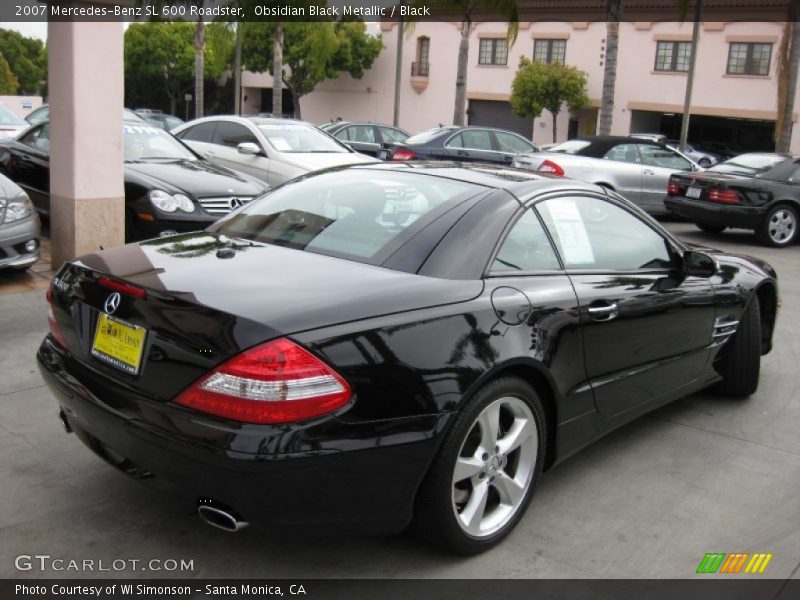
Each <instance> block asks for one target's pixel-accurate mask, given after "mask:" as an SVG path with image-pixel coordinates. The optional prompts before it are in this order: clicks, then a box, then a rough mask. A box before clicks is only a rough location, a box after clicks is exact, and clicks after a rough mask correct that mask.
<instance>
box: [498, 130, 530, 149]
mask: <svg viewBox="0 0 800 600" xmlns="http://www.w3.org/2000/svg"><path fill="white" fill-rule="evenodd" d="M494 136H495V138H496V139H497V144H498V146H499V147H500V152H510V153H512V154H525V153H526V152H533V151H534V150H533V144H531V143H530V142H528V141H526V140H523V139H522V138H520V137H517V136H516V135H511V134H510V133H503V132H502V131H495V132H494Z"/></svg>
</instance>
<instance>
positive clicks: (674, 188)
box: [667, 181, 683, 196]
mask: <svg viewBox="0 0 800 600" xmlns="http://www.w3.org/2000/svg"><path fill="white" fill-rule="evenodd" d="M682 191H683V187H682V186H680V185H679V184H677V183H675V182H674V181H670V182H669V183H668V184H667V195H668V196H680V195H681V192H682Z"/></svg>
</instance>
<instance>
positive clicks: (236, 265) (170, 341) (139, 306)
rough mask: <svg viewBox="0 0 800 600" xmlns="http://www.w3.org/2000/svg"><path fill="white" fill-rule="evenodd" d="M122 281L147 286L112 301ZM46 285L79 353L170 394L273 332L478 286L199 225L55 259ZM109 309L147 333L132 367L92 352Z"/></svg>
mask: <svg viewBox="0 0 800 600" xmlns="http://www.w3.org/2000/svg"><path fill="white" fill-rule="evenodd" d="M104 276H106V277H105V280H104V281H101V278H103V277H104ZM109 279H110V280H111V282H110V284H109V281H108V280H109ZM122 282H127V283H129V284H131V285H133V286H136V287H137V288H140V289H141V290H144V297H141V298H140V297H135V295H132V294H129V293H125V291H124V290H122V291H121V292H120V298H119V301H118V306H117V307H116V309H115V310H112V311H109V310H108V306H106V302H107V301H108V300H109V297H110V296H111V295H113V294H114V292H115V288H114V287H109V285H118V284H119V283H122ZM52 289H53V307H54V315H55V318H56V321H57V323H58V325H59V328H60V329H61V331H62V333H63V336H64V338H65V340H66V342H67V347H68V349H69V351H70V352H71V353H72V354H73V356H74V357H75V358H76V359H77V360H80V361H81V362H83V363H85V364H86V365H88V366H89V367H91V368H92V369H94V370H96V371H98V372H99V373H102V374H104V375H106V376H109V377H113V378H114V379H116V380H117V381H118V382H120V383H122V384H123V385H128V386H130V387H131V388H133V389H136V390H137V391H140V392H143V393H144V394H146V395H147V396H149V397H151V398H153V399H157V400H161V401H166V400H171V399H173V398H174V397H175V396H176V395H177V394H178V393H179V392H180V391H181V390H183V389H184V388H185V387H186V386H188V385H189V384H190V383H192V382H193V381H195V380H196V379H197V378H198V377H200V376H201V375H203V374H205V373H206V372H208V371H209V370H210V369H211V368H213V367H214V366H216V365H217V364H219V363H221V362H222V361H224V360H226V359H228V358H230V357H231V356H233V355H235V354H237V353H239V352H241V351H242V350H244V349H246V348H249V347H251V346H254V345H256V344H259V343H261V342H264V341H267V340H269V339H273V338H276V337H280V336H288V335H291V334H294V333H299V332H300V331H306V330H310V329H316V328H319V327H325V326H330V325H336V324H341V323H345V322H349V321H355V320H359V319H364V318H369V317H377V316H381V315H387V314H392V313H398V312H405V311H410V310H415V309H422V308H428V307H431V306H437V305H443V304H450V303H457V302H464V301H467V300H470V299H472V298H474V297H476V296H477V295H479V294H480V293H481V291H482V289H483V284H482V282H481V281H452V280H442V279H435V278H430V277H423V276H419V275H414V274H410V273H403V272H399V271H392V270H389V269H384V268H381V267H376V266H372V265H367V264H362V263H357V262H353V261H349V260H343V259H338V258H332V257H328V256H323V255H320V254H313V253H310V252H303V251H299V250H291V249H287V248H282V247H278V246H272V245H260V244H259V245H256V244H250V243H249V242H246V241H240V240H232V239H227V238H224V237H223V236H219V237H218V236H214V235H210V234H207V233H204V232H199V233H193V234H187V235H182V236H173V237H172V238H161V239H156V240H150V241H146V242H140V243H137V244H129V245H127V246H121V247H118V248H111V249H109V250H105V251H103V252H99V253H96V254H90V255H86V256H83V257H81V258H80V259H79V260H76V261H74V262H71V263H67V264H65V266H64V267H62V269H61V270H60V271H59V273H58V275H57V276H56V278H55V279H54V282H53V288H52ZM108 312H111V313H112V315H111V316H112V317H113V318H114V319H116V320H117V321H119V322H121V323H122V326H123V327H133V328H142V329H144V331H145V333H144V340H143V343H142V350H141V359H140V362H139V364H138V370H137V372H135V373H130V372H126V371H125V370H123V369H121V368H120V367H119V365H117V366H114V365H112V364H109V362H107V361H104V360H101V359H100V358H98V357H96V356H93V354H92V350H93V348H95V349H97V347H98V343H97V341H96V339H95V338H96V336H97V329H98V322H99V320H100V317H101V315H102V314H104V313H108ZM103 319H104V322H105V321H106V320H107V317H103ZM128 331H130V330H128ZM115 335H116V334H115Z"/></svg>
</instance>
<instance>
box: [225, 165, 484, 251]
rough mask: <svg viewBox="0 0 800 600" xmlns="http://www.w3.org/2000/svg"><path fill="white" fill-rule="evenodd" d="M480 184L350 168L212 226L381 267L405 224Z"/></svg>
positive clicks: (288, 188)
mask: <svg viewBox="0 0 800 600" xmlns="http://www.w3.org/2000/svg"><path fill="white" fill-rule="evenodd" d="M480 189H482V188H480V187H479V186H476V185H474V184H470V183H464V182H461V181H454V180H451V179H444V178H439V177H431V176H428V175H419V174H413V173H396V172H382V171H375V170H366V169H365V170H358V169H348V170H344V171H336V172H333V173H324V174H321V175H317V176H314V177H310V178H308V179H301V180H297V181H295V182H291V183H288V184H286V185H284V186H282V187H280V188H278V189H276V190H275V191H273V192H270V193H267V194H266V195H265V196H262V198H261V199H260V200H257V201H255V202H253V203H251V204H249V205H247V206H246V208H243V209H241V210H240V211H238V212H236V213H234V214H233V215H232V216H231V217H229V218H228V219H225V220H223V221H220V222H219V223H218V224H217V226H216V227H214V228H213V229H212V231H216V232H217V233H220V234H224V235H227V236H229V237H235V238H244V239H248V240H253V241H257V242H266V243H269V244H275V245H277V246H286V247H287V248H294V249H297V250H305V251H307V252H315V253H319V254H326V255H328V256H338V257H341V258H348V259H351V260H356V261H359V262H367V263H372V264H378V263H379V262H381V261H378V260H375V259H374V257H375V256H376V255H378V254H379V253H380V251H381V250H382V249H383V248H386V247H387V246H389V245H391V244H392V242H393V240H395V239H397V238H399V237H400V236H402V234H403V232H404V231H405V230H406V229H407V228H409V227H410V226H412V225H413V224H414V223H416V222H417V221H420V220H421V223H420V224H421V225H422V224H424V223H426V222H427V221H428V220H429V219H430V218H431V217H430V215H429V214H428V213H431V212H433V211H434V210H435V209H436V208H437V207H438V206H440V205H442V204H443V203H445V202H447V201H448V200H452V199H454V198H456V197H457V196H459V195H462V194H465V195H464V196H463V197H464V198H466V197H469V196H472V195H474V193H476V192H477V191H478V190H480ZM467 192H469V193H468V194H466V193H467ZM395 249H396V248H395Z"/></svg>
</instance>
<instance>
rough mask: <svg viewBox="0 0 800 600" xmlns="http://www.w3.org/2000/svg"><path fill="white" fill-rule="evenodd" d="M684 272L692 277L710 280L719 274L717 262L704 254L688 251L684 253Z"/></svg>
mask: <svg viewBox="0 0 800 600" xmlns="http://www.w3.org/2000/svg"><path fill="white" fill-rule="evenodd" d="M683 270H684V271H685V273H686V274H687V275H689V276H691V277H703V278H705V279H708V278H709V277H712V276H713V275H714V274H715V273H716V272H717V261H716V260H714V259H713V258H712V257H711V256H709V255H708V254H705V253H703V252H696V251H694V250H687V251H686V252H684V253H683Z"/></svg>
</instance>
